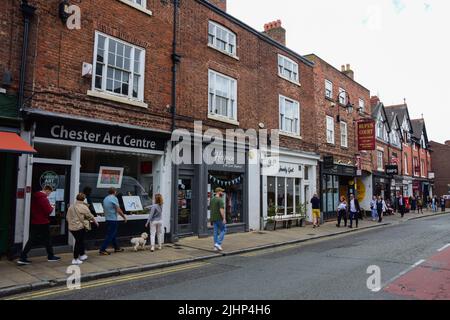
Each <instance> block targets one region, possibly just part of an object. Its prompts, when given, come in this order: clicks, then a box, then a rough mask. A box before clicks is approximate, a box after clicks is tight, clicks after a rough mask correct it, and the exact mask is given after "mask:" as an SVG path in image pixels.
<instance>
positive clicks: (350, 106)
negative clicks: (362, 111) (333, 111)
mask: <svg viewBox="0 0 450 320" xmlns="http://www.w3.org/2000/svg"><path fill="white" fill-rule="evenodd" d="M343 94H344V95H345V99H346V101H347V104H346V105H343V104H342V103H341V100H340V99H341V96H342V95H343ZM336 103H337V106H338V116H337V122H341V114H340V110H341V109H340V108H339V107H343V108H345V109H347V113H348V114H352V113H353V110H354V107H353V104H352V103H351V102H350V95H349V94H348V93H347V91H342V92H340V93H339V94H338V96H337V98H336ZM335 105H336V104H335V103H333V104H332V105H331V106H332V107H334V106H335Z"/></svg>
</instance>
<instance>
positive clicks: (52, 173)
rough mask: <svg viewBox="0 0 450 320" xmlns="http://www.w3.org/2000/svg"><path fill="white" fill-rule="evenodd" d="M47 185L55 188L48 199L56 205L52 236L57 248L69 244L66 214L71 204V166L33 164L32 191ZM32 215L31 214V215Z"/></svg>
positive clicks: (52, 215) (51, 229)
mask: <svg viewBox="0 0 450 320" xmlns="http://www.w3.org/2000/svg"><path fill="white" fill-rule="evenodd" d="M46 185H49V186H51V187H52V188H53V192H52V193H51V194H50V196H49V197H48V199H49V201H50V203H51V204H52V205H54V208H55V209H54V210H53V212H52V213H51V215H50V235H51V237H52V243H53V245H56V246H61V245H67V244H68V229H67V221H66V214H67V209H68V207H69V203H70V166H68V165H55V164H41V163H35V164H33V180H32V190H33V193H34V192H39V191H40V190H42V189H43V188H44V187H45V186H46ZM30 214H31V213H30Z"/></svg>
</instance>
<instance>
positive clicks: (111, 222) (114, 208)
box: [100, 188, 127, 256]
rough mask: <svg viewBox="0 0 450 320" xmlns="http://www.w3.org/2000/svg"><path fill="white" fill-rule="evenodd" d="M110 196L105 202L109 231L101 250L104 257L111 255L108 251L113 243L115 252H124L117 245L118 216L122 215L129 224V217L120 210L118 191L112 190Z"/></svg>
mask: <svg viewBox="0 0 450 320" xmlns="http://www.w3.org/2000/svg"><path fill="white" fill-rule="evenodd" d="M108 194H109V195H108V196H107V197H106V198H105V199H104V200H103V210H104V211H105V219H106V227H107V231H106V238H105V241H104V242H103V244H102V246H101V248H100V255H102V256H109V255H110V254H111V253H109V252H108V251H106V249H107V248H108V246H109V245H110V244H111V243H112V245H113V246H114V252H116V253H117V252H123V251H124V250H123V249H121V248H120V247H119V244H118V243H117V231H118V229H119V221H118V218H119V217H118V216H119V215H120V216H121V217H122V218H123V219H124V220H125V223H127V216H126V215H125V214H124V213H123V211H122V209H121V208H120V205H119V199H117V197H116V194H117V190H116V189H115V188H110V189H109V191H108Z"/></svg>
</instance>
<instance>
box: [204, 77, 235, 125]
mask: <svg viewBox="0 0 450 320" xmlns="http://www.w3.org/2000/svg"><path fill="white" fill-rule="evenodd" d="M217 76H219V77H222V78H224V79H226V80H228V81H230V82H229V84H228V86H229V87H228V89H229V92H227V94H228V95H227V96H226V97H225V98H227V99H228V103H227V111H228V112H227V113H228V115H226V116H225V115H222V114H220V113H217V112H216V110H213V109H212V108H213V107H216V104H215V102H216V96H217V90H216V88H215V87H216V79H217V78H216V77H217ZM212 77H214V80H213V79H212ZM211 85H214V87H211ZM237 86H238V83H237V80H236V79H234V78H232V77H229V76H227V75H225V74H222V73H220V72H217V71H214V70H212V69H209V70H208V114H209V115H212V116H214V117H219V118H224V119H228V120H232V121H237V120H238V116H237V112H238V99H237ZM211 94H213V97H211ZM211 99H212V100H211ZM232 101H234V104H233V105H232V106H230V103H231V102H232ZM230 111H231V113H232V116H230Z"/></svg>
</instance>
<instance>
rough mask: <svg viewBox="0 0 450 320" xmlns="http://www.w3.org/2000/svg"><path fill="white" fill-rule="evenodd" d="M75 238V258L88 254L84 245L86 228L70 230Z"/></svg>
mask: <svg viewBox="0 0 450 320" xmlns="http://www.w3.org/2000/svg"><path fill="white" fill-rule="evenodd" d="M70 233H72V235H73V237H74V238H75V247H74V248H73V258H74V259H78V258H79V257H81V256H84V255H85V254H86V249H85V247H84V236H85V235H86V230H85V229H81V230H78V231H70Z"/></svg>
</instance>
